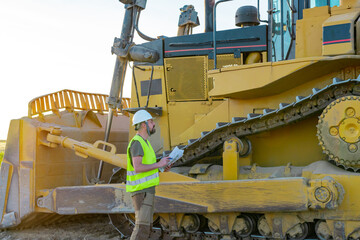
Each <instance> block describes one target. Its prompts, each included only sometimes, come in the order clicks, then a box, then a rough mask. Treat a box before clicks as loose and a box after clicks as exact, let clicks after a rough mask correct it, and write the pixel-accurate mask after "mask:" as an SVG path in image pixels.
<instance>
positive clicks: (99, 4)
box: [0, 0, 266, 140]
mask: <svg viewBox="0 0 360 240" xmlns="http://www.w3.org/2000/svg"><path fill="white" fill-rule="evenodd" d="M186 4H192V5H194V6H195V10H196V11H198V12H199V20H200V24H201V25H200V26H199V27H197V28H195V29H194V32H195V33H200V32H203V31H204V1H203V0H193V1H185V0H176V1H174V0H148V1H147V6H146V9H145V10H144V11H143V12H142V13H141V17H140V23H139V26H140V30H141V31H142V32H144V33H145V34H147V35H150V36H152V37H156V36H160V35H165V36H169V37H170V36H175V35H176V33H177V23H178V18H179V13H180V11H179V8H180V7H182V6H184V5H186ZM247 4H251V5H255V4H256V0H242V1H237V0H235V1H233V2H230V3H223V4H220V5H219V7H218V18H217V22H218V24H217V27H218V29H219V30H221V29H230V28H234V27H235V25H234V22H235V20H234V18H235V12H236V9H237V8H238V7H239V6H241V5H247ZM123 6H124V5H123V4H122V3H120V2H119V1H117V0H31V1H30V0H0V81H1V88H0V89H1V92H0V107H1V108H0V109H1V118H0V140H1V139H6V138H7V131H8V127H9V123H10V120H11V119H17V118H21V117H23V116H26V115H27V107H28V106H27V104H28V102H29V101H30V100H31V99H33V98H35V97H38V96H41V95H44V94H47V93H52V92H56V91H60V90H63V89H71V90H76V91H83V92H91V93H102V94H108V93H109V90H110V84H111V79H112V75H113V70H114V63H115V56H112V55H111V52H110V49H111V46H112V43H113V40H114V37H119V36H120V31H121V26H122V21H123V14H124V7H123ZM261 10H262V11H261V12H265V11H266V9H265V8H264V9H261ZM264 17H265V15H263V18H264ZM141 42H143V41H142V40H141V39H140V38H138V37H136V38H135V43H141ZM128 73H130V72H129V71H128ZM129 76H130V75H129V74H127V78H126V79H127V81H126V92H125V93H124V95H125V96H126V97H130V81H131V79H130V77H129Z"/></svg>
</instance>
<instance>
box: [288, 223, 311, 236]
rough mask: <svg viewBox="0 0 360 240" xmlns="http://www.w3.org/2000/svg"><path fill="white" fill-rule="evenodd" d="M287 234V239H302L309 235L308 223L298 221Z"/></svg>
mask: <svg viewBox="0 0 360 240" xmlns="http://www.w3.org/2000/svg"><path fill="white" fill-rule="evenodd" d="M287 235H288V239H289V240H303V239H305V238H306V237H307V236H308V235H309V224H308V223H306V222H304V223H299V224H297V225H295V226H294V227H292V228H291V229H290V230H289V231H288V232H287Z"/></svg>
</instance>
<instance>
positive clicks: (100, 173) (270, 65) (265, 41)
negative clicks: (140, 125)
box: [0, 0, 360, 240]
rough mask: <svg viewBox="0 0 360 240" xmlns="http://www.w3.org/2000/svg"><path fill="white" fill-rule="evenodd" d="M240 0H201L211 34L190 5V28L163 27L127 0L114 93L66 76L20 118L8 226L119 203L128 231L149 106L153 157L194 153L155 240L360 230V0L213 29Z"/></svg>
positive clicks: (296, 3) (169, 180)
mask: <svg viewBox="0 0 360 240" xmlns="http://www.w3.org/2000/svg"><path fill="white" fill-rule="evenodd" d="M228 1H229V0H219V1H210V0H205V32H203V33H197V34H193V31H192V30H193V28H194V27H197V26H198V25H199V24H200V22H199V19H198V16H197V12H196V11H195V9H194V7H193V6H192V5H186V6H184V7H183V8H181V14H180V18H179V23H178V26H179V28H178V35H177V36H174V37H163V36H162V37H157V38H153V37H149V36H147V35H146V34H145V33H143V32H141V31H140V29H139V24H138V23H139V19H140V13H141V11H142V10H144V9H145V8H146V4H147V2H146V0H120V2H121V3H122V4H125V14H124V22H123V27H122V32H121V36H120V38H115V40H114V45H113V47H112V53H113V54H115V55H116V64H115V70H114V75H113V76H114V77H113V79H112V84H111V89H110V94H109V96H106V95H102V94H94V93H84V92H78V91H71V90H62V91H59V92H56V93H51V94H48V95H44V96H41V97H37V98H35V99H33V100H32V101H30V103H29V112H28V116H27V117H23V118H21V119H18V120H13V121H12V122H11V124H10V128H9V134H8V139H7V145H6V149H5V156H4V160H3V162H2V165H1V171H0V177H1V180H0V191H1V192H0V209H1V224H0V227H1V228H2V229H8V228H19V227H29V226H32V225H35V224H41V223H42V222H44V221H47V222H49V221H56V220H57V219H61V218H62V217H64V216H73V215H75V216H76V215H80V214H83V215H85V216H86V214H108V215H109V219H110V221H111V223H112V224H113V225H114V227H115V228H116V229H117V230H118V232H119V235H120V236H121V237H122V238H127V237H128V236H130V234H131V231H132V228H133V226H134V209H133V206H132V203H131V198H130V196H129V194H127V193H126V191H125V185H126V148H127V143H128V141H129V139H131V138H132V136H133V135H134V134H135V130H134V129H133V127H132V126H131V125H132V124H131V117H132V114H134V113H135V112H136V111H138V110H140V109H145V110H147V111H149V112H150V113H151V114H152V115H153V116H155V117H156V119H155V122H156V124H157V125H158V127H157V128H158V129H160V131H157V132H156V134H154V135H153V136H151V138H150V142H151V143H152V146H153V148H154V150H155V151H156V153H157V156H158V157H159V158H161V157H163V156H168V155H169V154H170V152H171V150H172V149H174V148H175V147H178V148H179V149H181V150H183V151H184V155H183V156H182V157H181V158H180V159H179V160H178V161H176V162H174V164H173V166H172V168H171V171H169V172H161V173H160V185H159V186H157V187H156V199H155V214H154V223H153V230H152V232H151V236H150V239H179V240H180V239H214V240H215V239H251V240H255V239H292V240H302V239H320V240H326V239H334V240H341V239H342V240H345V239H346V240H354V239H360V202H359V200H358V199H359V197H360V194H359V193H358V191H357V190H356V189H357V186H359V185H360V150H359V148H360V77H359V74H360V57H359V56H358V54H360V40H359V38H360V35H359V34H360V30H359V28H360V21H359V16H360V1H358V0H340V1H339V0H327V1H324V0H269V2H268V11H267V13H268V16H267V20H262V19H261V17H260V13H259V12H260V11H259V9H260V8H261V7H262V6H263V5H261V4H260V3H259V1H258V4H257V6H256V7H255V6H242V7H240V8H239V9H237V11H236V12H234V15H235V25H236V27H235V28H233V29H228V30H222V31H217V30H216V22H217V20H218V19H217V18H216V10H217V6H218V5H219V4H226V2H228ZM260 23H261V24H260ZM136 32H137V33H138V34H139V35H140V36H141V37H142V38H144V39H145V40H146V42H145V43H142V44H137V45H136V44H134V43H133V37H134V34H135V33H136ZM130 61H131V62H133V64H132V89H131V98H130V99H128V98H124V97H123V91H124V90H123V86H124V84H123V83H124V79H125V72H126V69H127V66H128V63H129V62H130Z"/></svg>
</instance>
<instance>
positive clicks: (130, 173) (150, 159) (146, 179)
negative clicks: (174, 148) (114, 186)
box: [126, 135, 160, 192]
mask: <svg viewBox="0 0 360 240" xmlns="http://www.w3.org/2000/svg"><path fill="white" fill-rule="evenodd" d="M134 140H137V141H139V142H140V144H141V147H142V149H143V151H144V156H143V159H142V164H154V163H156V155H155V152H154V149H153V148H152V146H151V144H150V142H149V141H148V140H146V142H147V144H146V142H145V140H144V139H143V138H142V137H141V136H139V135H135V136H134V137H133V138H132V139H131V141H130V142H129V145H128V148H127V175H126V191H127V192H136V191H139V190H142V189H145V188H149V187H153V186H156V185H159V182H160V180H159V170H158V169H157V168H156V169H154V170H150V171H147V172H142V173H136V172H135V169H134V166H133V165H132V162H131V158H130V146H131V143H132V142H133V141H134Z"/></svg>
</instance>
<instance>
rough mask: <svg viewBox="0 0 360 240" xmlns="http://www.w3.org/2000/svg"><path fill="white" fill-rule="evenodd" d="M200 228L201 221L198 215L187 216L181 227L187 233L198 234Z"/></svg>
mask: <svg viewBox="0 0 360 240" xmlns="http://www.w3.org/2000/svg"><path fill="white" fill-rule="evenodd" d="M200 226H201V221H200V218H199V216H198V215H197V214H185V215H184V217H183V219H182V221H181V227H182V228H184V230H185V231H186V232H187V233H196V232H197V231H199V229H200Z"/></svg>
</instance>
